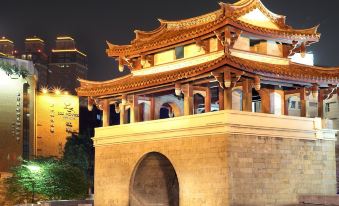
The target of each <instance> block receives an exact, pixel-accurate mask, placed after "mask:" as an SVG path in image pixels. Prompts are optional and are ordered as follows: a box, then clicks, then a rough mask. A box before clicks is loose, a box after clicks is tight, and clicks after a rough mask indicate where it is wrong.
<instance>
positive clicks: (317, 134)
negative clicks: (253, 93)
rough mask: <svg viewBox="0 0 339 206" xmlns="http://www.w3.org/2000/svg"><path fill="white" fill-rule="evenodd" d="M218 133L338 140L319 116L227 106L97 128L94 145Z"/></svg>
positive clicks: (203, 135)
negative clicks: (282, 113)
mask: <svg viewBox="0 0 339 206" xmlns="http://www.w3.org/2000/svg"><path fill="white" fill-rule="evenodd" d="M218 134H239V135H250V136H264V137H278V138H292V139H304V140H310V141H312V140H313V141H315V140H320V139H325V140H333V141H334V140H335V131H334V130H331V129H324V128H323V126H322V121H321V119H320V118H314V119H312V118H302V117H290V116H277V115H272V114H262V113H252V112H240V111H234V110H224V111H218V112H210V113H205V114H198V115H190V116H181V117H175V118H170V119H163V120H154V121H147V122H140V123H132V124H125V125H117V126H111V127H103V128H96V129H95V137H94V138H93V140H94V145H95V146H96V147H98V146H104V145H111V144H121V143H130V142H144V141H154V140H163V139H175V138H185V137H191V136H196V137H205V136H208V135H218Z"/></svg>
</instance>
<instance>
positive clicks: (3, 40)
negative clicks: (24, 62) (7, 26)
mask: <svg viewBox="0 0 339 206" xmlns="http://www.w3.org/2000/svg"><path fill="white" fill-rule="evenodd" d="M0 42H9V43H12V44H14V42H13V41H11V40H9V39H6V38H5V37H2V39H0Z"/></svg>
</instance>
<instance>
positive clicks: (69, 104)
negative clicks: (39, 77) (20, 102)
mask: <svg viewBox="0 0 339 206" xmlns="http://www.w3.org/2000/svg"><path fill="white" fill-rule="evenodd" d="M36 105H37V106H36V114H37V115H36V117H37V119H36V122H37V123H36V150H37V151H36V155H37V156H41V157H48V156H53V157H57V158H61V157H62V156H63V152H64V146H65V144H66V141H67V137H71V136H72V134H78V133H79V98H78V97H77V96H73V95H69V94H67V93H66V94H65V93H61V92H60V93H58V92H47V91H43V92H40V93H39V94H38V95H37V97H36Z"/></svg>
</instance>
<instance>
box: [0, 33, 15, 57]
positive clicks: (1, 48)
mask: <svg viewBox="0 0 339 206" xmlns="http://www.w3.org/2000/svg"><path fill="white" fill-rule="evenodd" d="M12 56H14V42H13V41H12V40H10V39H7V38H6V37H2V38H1V39H0V57H12Z"/></svg>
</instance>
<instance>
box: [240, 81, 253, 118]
mask: <svg viewBox="0 0 339 206" xmlns="http://www.w3.org/2000/svg"><path fill="white" fill-rule="evenodd" d="M242 110H243V111H246V112H252V85H251V82H250V80H249V79H245V80H244V81H243V82H242Z"/></svg>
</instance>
